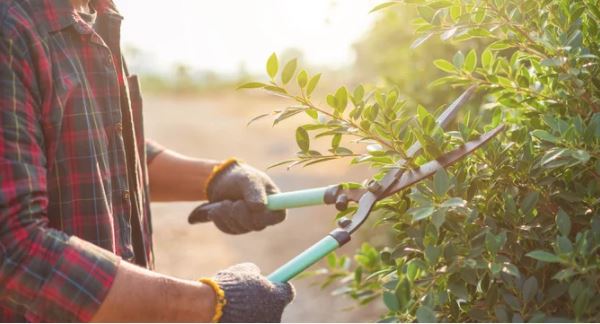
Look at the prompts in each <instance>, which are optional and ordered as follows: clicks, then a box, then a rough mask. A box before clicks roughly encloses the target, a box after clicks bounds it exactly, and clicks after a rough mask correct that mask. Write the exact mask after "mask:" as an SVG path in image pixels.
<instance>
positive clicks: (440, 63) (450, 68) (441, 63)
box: [433, 59, 456, 73]
mask: <svg viewBox="0 0 600 324" xmlns="http://www.w3.org/2000/svg"><path fill="white" fill-rule="evenodd" d="M433 65H435V66H436V67H437V68H438V69H440V70H442V71H444V72H448V73H456V68H455V67H454V65H452V63H450V62H448V61H446V60H443V59H439V60H435V61H433Z"/></svg>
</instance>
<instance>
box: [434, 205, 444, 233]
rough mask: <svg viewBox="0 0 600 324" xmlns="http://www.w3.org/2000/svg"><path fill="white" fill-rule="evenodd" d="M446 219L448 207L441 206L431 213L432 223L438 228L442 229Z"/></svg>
mask: <svg viewBox="0 0 600 324" xmlns="http://www.w3.org/2000/svg"><path fill="white" fill-rule="evenodd" d="M445 221H446V208H440V209H438V210H436V211H435V212H434V213H433V215H431V223H432V224H433V226H435V228H436V229H438V230H439V229H440V227H442V225H444V222H445Z"/></svg>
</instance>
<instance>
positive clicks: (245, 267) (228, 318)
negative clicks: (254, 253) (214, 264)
mask: <svg viewBox="0 0 600 324" xmlns="http://www.w3.org/2000/svg"><path fill="white" fill-rule="evenodd" d="M200 281H201V282H203V283H206V284H208V285H210V286H212V288H213V289H214V290H215V294H216V295H217V305H216V309H215V316H214V317H213V321H214V322H223V323H239V322H246V323H265V322H268V323H275V322H281V315H282V314H283V310H284V308H285V307H286V306H287V305H288V304H289V303H290V302H291V301H292V300H293V299H294V296H295V292H294V287H292V285H290V284H289V283H273V282H271V281H269V280H268V279H267V278H266V277H264V276H262V275H261V274H260V269H259V268H258V267H257V266H256V265H254V264H252V263H242V264H238V265H234V266H232V267H230V268H227V269H225V270H223V271H220V272H218V273H217V275H216V276H215V277H214V278H212V279H200Z"/></svg>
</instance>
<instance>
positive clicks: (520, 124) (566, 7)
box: [242, 0, 600, 322]
mask: <svg viewBox="0 0 600 324" xmlns="http://www.w3.org/2000/svg"><path fill="white" fill-rule="evenodd" d="M404 2H405V3H410V5H416V12H418V17H417V18H416V19H415V20H414V21H413V22H414V24H415V26H416V31H417V33H418V36H417V37H418V39H419V40H424V41H423V42H421V41H417V43H421V44H423V43H425V44H426V43H427V42H436V41H437V40H436V39H437V37H435V38H434V37H432V36H434V35H435V36H438V35H441V38H442V40H445V41H451V42H454V43H460V42H464V41H468V40H472V39H474V38H476V39H478V42H480V43H481V44H484V47H483V50H481V51H478V50H476V49H475V48H474V49H471V50H468V51H464V52H463V51H460V52H457V53H455V54H454V55H453V56H452V57H451V58H450V57H442V58H439V59H436V60H434V61H433V62H430V64H431V65H430V66H431V68H434V66H435V67H437V68H438V69H440V70H441V71H443V72H445V73H446V76H444V77H442V78H441V79H438V80H435V81H433V82H432V85H433V86H442V87H444V88H448V87H449V86H454V87H460V88H465V87H467V86H470V85H477V86H478V87H479V89H480V93H484V94H485V96H484V97H483V99H482V100H483V102H481V105H480V109H479V110H478V112H477V114H469V115H467V116H466V117H465V118H464V119H463V120H461V122H460V123H459V124H458V126H457V129H456V130H454V131H448V132H444V131H443V130H441V129H440V128H439V127H437V126H436V125H435V122H434V117H433V116H434V115H436V114H435V113H434V114H431V113H430V112H429V111H428V110H427V109H425V108H424V107H422V106H420V105H417V107H408V106H409V105H407V104H406V103H405V101H403V100H400V99H399V95H398V93H399V92H398V91H397V90H396V89H394V88H393V87H385V88H373V89H367V87H364V86H358V87H356V88H355V89H352V91H350V90H348V89H346V88H345V87H340V88H339V89H338V90H337V91H335V92H334V93H332V94H330V95H328V96H326V100H325V101H326V103H327V104H326V106H320V105H317V104H315V101H314V100H313V98H312V97H311V95H312V93H313V91H314V89H315V87H316V86H317V84H318V81H319V77H320V75H319V74H316V75H312V74H309V73H308V72H307V71H304V70H301V71H300V72H298V73H296V72H297V71H296V70H297V67H296V63H295V61H290V62H286V63H285V64H282V66H279V62H278V59H277V56H276V55H273V56H271V58H270V59H269V61H268V63H267V70H268V74H269V77H270V81H269V82H268V83H249V84H245V85H243V86H242V87H243V88H262V89H264V90H267V91H269V92H272V93H274V94H276V95H280V96H284V97H287V98H289V99H290V100H291V101H292V102H294V104H293V105H292V106H289V107H287V108H285V109H283V110H281V111H277V112H275V114H276V115H275V123H279V122H281V121H282V120H284V119H287V118H289V117H292V116H299V115H302V114H304V115H307V116H308V122H307V123H306V124H304V125H303V126H301V127H299V128H298V129H297V131H296V140H297V145H298V147H299V152H298V156H297V158H296V159H294V160H290V161H286V162H285V163H283V164H291V165H298V164H300V165H310V164H314V163H319V162H323V161H327V160H330V159H339V158H350V159H351V163H355V164H368V165H370V166H372V167H374V168H376V169H377V170H379V173H378V174H377V175H376V176H375V178H378V177H380V176H381V175H382V174H383V173H384V172H385V171H386V170H387V169H388V168H389V167H391V166H393V165H394V164H395V163H396V162H397V161H398V160H400V159H402V158H404V157H405V150H406V149H407V147H408V146H409V145H411V144H412V143H414V142H415V141H419V142H421V144H422V145H423V147H424V150H423V152H422V154H421V155H419V156H418V157H416V158H414V159H412V160H411V161H410V163H411V165H412V166H417V165H419V164H421V163H423V162H424V161H427V160H429V159H432V158H435V157H437V156H439V155H440V154H441V152H444V151H448V150H450V149H451V148H453V147H455V146H457V145H460V144H461V143H464V142H465V141H467V140H469V139H471V138H472V137H474V136H476V135H478V134H481V133H482V132H483V131H485V130H486V129H489V128H491V127H494V126H495V125H497V124H499V123H501V122H502V123H505V124H507V125H508V127H507V128H508V129H507V131H505V133H504V135H503V136H501V137H500V138H499V139H496V140H493V141H492V142H490V143H489V144H488V145H486V146H485V147H484V148H482V149H480V150H478V151H477V152H476V153H475V154H473V155H471V156H470V157H469V158H467V159H465V160H463V161H462V162H460V163H458V164H457V165H456V166H454V167H451V168H449V169H448V170H446V172H439V173H437V174H436V175H435V176H433V177H432V179H429V180H426V181H423V182H422V183H419V184H417V185H415V186H413V188H411V189H409V190H406V191H404V192H400V193H398V194H396V195H394V196H392V197H390V198H387V199H385V200H383V201H381V202H379V203H378V205H377V214H376V216H377V218H378V219H377V222H378V223H379V224H380V226H382V227H384V228H385V229H386V230H387V231H388V232H389V233H390V239H389V240H388V242H387V246H376V247H375V246H372V245H370V244H369V243H364V244H363V246H362V248H361V249H360V250H359V251H357V253H356V254H355V255H354V258H353V261H354V262H352V264H351V262H349V260H350V259H349V258H347V257H338V256H336V255H333V254H332V255H331V256H329V260H328V261H329V262H328V264H329V269H328V278H327V279H326V280H327V283H331V282H337V283H338V284H340V285H341V290H340V291H341V292H343V293H344V294H347V295H349V296H351V297H352V298H354V299H356V300H357V301H358V302H359V303H367V302H370V301H373V300H376V299H379V298H381V300H382V301H383V303H384V304H385V305H386V306H387V309H388V311H387V313H386V314H383V315H382V321H385V322H395V321H413V320H417V321H420V322H433V321H436V320H437V321H459V322H462V321H492V322H495V321H498V322H507V321H519V322H521V321H561V320H577V321H590V322H597V321H599V320H600V315H599V314H600V269H599V268H600V251H599V248H600V211H599V205H600V181H599V180H600V90H599V89H600V77H599V72H600V71H599V69H600V68H599V66H598V63H599V56H598V55H599V49H598V39H600V33H599V30H598V24H599V23H600V9H598V8H599V3H598V2H597V1H592V0H581V1H574V0H572V1H568V0H545V1H537V0H478V1H467V0H463V1H461V0H454V1H448V0H410V1H409V0H406V1H404ZM397 4H400V2H388V3H385V4H382V5H381V7H380V9H384V8H389V7H392V6H394V5H397ZM376 9H378V8H376ZM405 45H406V47H407V48H408V45H409V44H405ZM407 50H408V49H407ZM294 76H295V80H294ZM292 80H294V82H293V81H292ZM293 83H295V85H292V84H293ZM292 89H297V90H292ZM415 111H416V113H414V112H415ZM259 117H261V118H262V117H264V116H259ZM311 134H312V135H313V136H312V137H311V136H310V135H311ZM314 138H327V139H329V141H330V145H329V150H328V151H327V152H320V151H318V150H316V149H314V148H313V140H314ZM350 142H357V143H359V144H361V149H360V150H359V151H357V150H356V149H355V150H351V149H349V148H348V147H349V146H350V144H348V143H350ZM352 210H353V209H352V208H350V209H349V210H348V211H347V212H351V211H352Z"/></svg>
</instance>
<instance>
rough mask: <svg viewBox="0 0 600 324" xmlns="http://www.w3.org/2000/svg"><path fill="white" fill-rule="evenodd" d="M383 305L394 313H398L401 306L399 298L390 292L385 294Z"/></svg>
mask: <svg viewBox="0 0 600 324" xmlns="http://www.w3.org/2000/svg"><path fill="white" fill-rule="evenodd" d="M383 303H384V304H385V306H386V307H387V308H388V309H389V310H391V311H392V312H397V311H399V310H400V304H399V303H398V298H396V295H395V294H393V293H391V292H389V291H384V292H383Z"/></svg>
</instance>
